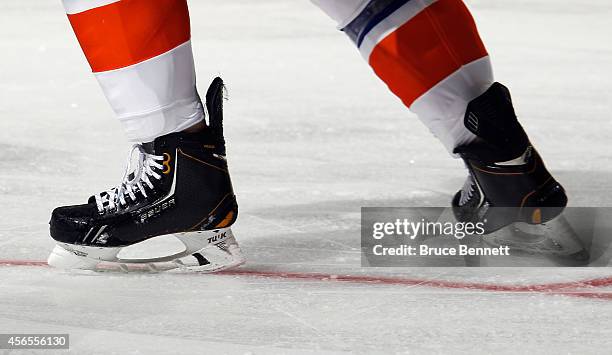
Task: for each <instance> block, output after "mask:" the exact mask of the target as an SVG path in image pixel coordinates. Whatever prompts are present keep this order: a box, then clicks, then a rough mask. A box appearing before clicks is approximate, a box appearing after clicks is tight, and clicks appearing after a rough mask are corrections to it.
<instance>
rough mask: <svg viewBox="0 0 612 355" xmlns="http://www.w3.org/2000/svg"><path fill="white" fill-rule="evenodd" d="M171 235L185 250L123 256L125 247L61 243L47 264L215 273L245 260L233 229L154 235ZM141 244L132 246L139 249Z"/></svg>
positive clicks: (84, 269) (63, 267) (104, 269)
mask: <svg viewBox="0 0 612 355" xmlns="http://www.w3.org/2000/svg"><path fill="white" fill-rule="evenodd" d="M171 236H173V237H175V238H176V239H178V240H179V241H180V242H181V243H182V244H183V246H184V249H183V250H182V251H180V252H177V253H173V254H171V255H167V256H160V257H151V258H122V257H121V252H122V250H123V249H124V247H117V248H103V247H91V246H84V245H72V244H66V243H58V244H57V245H56V246H55V248H54V249H53V251H52V252H51V255H50V256H49V259H48V264H49V265H50V266H52V267H56V268H59V269H65V270H83V271H111V272H113V271H119V272H162V271H170V270H174V271H195V272H216V271H221V270H226V269H229V268H233V267H237V266H239V265H242V264H243V263H244V262H245V258H244V255H243V253H242V251H241V249H240V247H239V246H238V243H237V242H236V239H235V238H234V235H233V234H232V231H231V229H230V228H222V229H216V230H211V231H194V232H186V233H176V234H171V235H164V236H158V237H155V238H166V237H171ZM145 242H146V241H145ZM145 242H141V243H145ZM141 243H137V244H135V245H132V246H130V248H137V247H138V246H139V244H141Z"/></svg>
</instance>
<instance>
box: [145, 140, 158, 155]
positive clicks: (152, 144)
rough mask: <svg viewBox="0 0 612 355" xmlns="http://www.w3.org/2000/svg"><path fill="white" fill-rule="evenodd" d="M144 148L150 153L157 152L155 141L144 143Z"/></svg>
mask: <svg viewBox="0 0 612 355" xmlns="http://www.w3.org/2000/svg"><path fill="white" fill-rule="evenodd" d="M142 148H143V149H144V151H145V152H147V153H148V154H155V142H149V143H142Z"/></svg>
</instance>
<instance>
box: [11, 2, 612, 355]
mask: <svg viewBox="0 0 612 355" xmlns="http://www.w3.org/2000/svg"><path fill="white" fill-rule="evenodd" d="M469 4H470V6H471V8H472V9H473V11H474V15H475V17H476V19H477V21H478V23H479V27H480V29H481V33H482V36H483V37H484V39H485V41H486V43H487V45H488V48H489V50H490V52H491V55H492V58H493V61H494V65H495V71H496V74H497V78H498V80H500V81H502V82H504V83H505V84H507V85H508V86H509V87H510V88H511V89H512V91H513V95H514V98H515V101H516V106H517V111H518V113H519V115H520V117H521V119H522V122H523V123H524V125H525V126H526V128H527V130H528V131H529V133H530V135H531V138H532V140H533V141H534V142H535V144H536V145H537V147H538V149H539V151H540V153H541V154H542V155H543V156H544V157H545V159H546V161H547V164H548V167H549V168H550V169H551V170H552V171H553V172H554V173H555V175H556V176H557V177H558V179H559V180H560V181H561V182H562V183H563V184H564V185H565V186H566V188H567V189H568V190H569V191H570V198H571V204H572V205H574V206H610V205H611V202H612V196H611V191H612V189H611V181H612V169H611V168H610V166H611V163H612V161H611V160H612V154H611V150H610V148H609V146H610V132H611V128H612V127H611V126H612V123H611V122H612V121H611V120H610V112H612V107H611V103H610V102H611V101H610V92H611V91H612V83H611V81H610V77H611V75H612V68H611V66H612V41H610V35H611V34H612V22H610V18H611V17H612V4H611V3H610V2H609V1H608V0H588V1H580V2H576V1H570V0H563V1H553V0H547V1H544V0H530V1H527V0H520V1H506V0H478V1H476V0H474V1H469ZM190 6H191V13H192V25H193V37H194V41H193V44H194V50H195V55H196V62H197V70H198V77H199V87H200V90H201V91H204V90H205V89H206V85H207V84H208V81H209V80H210V78H212V76H213V75H216V74H221V75H222V76H223V77H224V78H225V80H226V82H227V84H228V86H229V96H230V101H229V102H228V104H227V105H226V108H227V113H226V135H227V140H228V142H229V149H228V151H229V161H230V168H231V171H232V174H233V179H234V184H235V189H236V191H237V194H238V198H239V203H240V219H239V222H238V224H237V225H236V227H235V229H234V231H235V234H236V235H237V237H238V239H239V241H240V242H241V244H242V246H243V247H244V250H245V252H246V254H247V256H248V258H249V262H248V263H247V265H245V266H244V267H243V269H244V270H247V271H252V272H277V273H281V272H295V273H307V272H310V273H321V274H339V275H383V276H387V277H397V278H402V279H423V280H444V281H458V282H475V283H488V284H506V285H516V284H518V285H525V284H538V283H550V282H565V281H572V280H583V279H591V278H596V277H609V276H612V272H611V271H610V270H609V269H545V268H544V269H536V268H530V269H527V268H509V269H463V268H446V269H439V268H438V269H434V268H420V269H376V270H373V269H364V268H361V267H360V266H359V265H360V264H359V253H358V248H359V210H360V207H361V206H446V205H447V204H448V203H449V200H450V197H451V195H452V194H453V193H454V191H455V190H456V189H457V188H458V187H459V186H461V184H462V182H463V178H464V175H465V172H464V171H463V169H462V167H461V163H460V162H459V161H454V160H451V159H449V157H448V155H447V153H446V152H445V151H444V149H443V148H442V146H441V145H440V144H439V143H438V142H437V141H436V140H435V139H434V138H433V137H431V136H430V134H429V133H428V132H427V130H426V129H425V128H424V127H423V126H422V125H421V124H420V122H419V121H418V120H417V119H416V118H415V117H414V116H413V115H412V114H410V113H409V112H408V111H407V110H406V109H405V108H404V107H403V106H402V105H401V103H400V102H399V100H397V99H396V98H394V97H393V96H392V95H391V94H389V93H388V91H387V90H386V88H385V86H384V84H382V83H381V82H379V81H378V79H376V78H375V77H374V76H373V75H372V74H371V72H370V70H369V68H368V67H367V65H366V64H365V63H364V62H363V61H362V60H361V58H360V56H359V54H358V52H357V50H356V49H355V48H353V46H352V45H351V43H350V42H349V41H348V40H347V39H346V38H345V37H344V35H343V34H342V33H339V32H337V31H335V29H334V24H333V23H332V22H331V21H330V20H329V19H328V18H327V17H326V16H325V15H324V14H322V13H320V12H319V10H318V9H317V8H315V7H314V6H312V5H311V4H310V3H309V2H308V1H305V0H304V1H297V0H294V1H284V0H258V1H245V0H225V1H222V2H221V1H202V0H193V1H191V3H190ZM127 149H128V145H127V144H126V143H125V141H124V138H123V136H122V133H121V131H120V127H119V123H118V122H117V121H115V120H113V118H112V113H111V111H110V109H109V107H108V106H107V104H106V102H105V99H104V97H103V96H102V94H101V92H100V90H99V88H98V87H97V84H96V82H95V80H94V78H93V77H92V76H91V75H90V73H89V70H88V66H87V64H86V62H85V59H84V57H83V55H82V54H81V52H80V49H79V48H78V45H77V43H76V40H75V39H74V37H73V35H72V33H71V30H70V26H69V24H68V22H67V20H66V18H65V16H64V14H63V9H62V8H61V4H60V2H59V1H46V0H28V1H13V2H9V1H3V2H2V3H0V206H1V210H0V259H20V260H44V259H45V258H46V257H47V254H48V252H49V251H50V250H51V248H52V247H53V242H52V241H51V239H50V237H49V236H48V231H47V228H48V225H47V221H48V219H49V215H50V211H51V210H52V209H53V207H55V206H58V205H64V204H73V203H77V202H80V201H84V200H85V199H86V198H87V196H89V195H91V194H92V193H94V192H98V191H101V190H103V189H105V188H108V187H109V186H112V185H114V184H115V183H116V182H117V181H118V179H119V178H120V176H121V174H122V169H123V162H124V155H125V153H126V151H127ZM0 281H1V284H0V333H7V332H12V333H14V332H55V333H61V332H68V333H71V335H72V339H71V348H72V353H75V354H89V353H96V354H106V353H116V354H157V353H159V354H169V353H179V354H181V353H202V354H204V353H211V354H221V353H237V354H242V353H253V354H269V353H290V352H291V353H293V352H298V351H302V352H307V353H323V352H346V351H352V352H356V353H372V352H377V353H411V354H413V353H415V354H421V353H466V354H475V353H493V352H495V353H508V354H515V353H548V354H559V353H572V354H588V353H590V354H601V353H609V352H610V351H612V350H611V349H612V347H611V346H612V337H611V334H612V330H611V329H612V302H611V301H610V300H605V299H604V300H601V299H592V298H585V297H574V296H565V295H547V294H541V293H522V294H520V293H513V292H490V291H475V290H469V289H448V288H433V287H427V286H406V285H394V284H390V285H380V284H372V283H366V282H340V281H333V280H332V281H330V280H319V279H317V278H309V279H302V280H300V279H297V280H296V279H283V278H262V277H255V276H248V275H246V276H244V275H243V276H228V275H215V276H206V275H174V274H164V275H138V274H137V275H108V274H102V275H100V274H97V275H75V274H69V273H62V272H58V271H55V270H51V269H48V268H44V267H0ZM607 290H609V288H608V289H605V288H604V289H596V290H595V291H597V292H605V291H607ZM0 353H1V350H0ZM45 353H51V352H45Z"/></svg>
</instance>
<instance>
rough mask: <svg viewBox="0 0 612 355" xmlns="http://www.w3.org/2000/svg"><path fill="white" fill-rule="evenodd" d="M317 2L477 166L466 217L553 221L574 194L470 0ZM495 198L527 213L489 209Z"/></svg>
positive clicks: (460, 207) (497, 222)
mask: <svg viewBox="0 0 612 355" xmlns="http://www.w3.org/2000/svg"><path fill="white" fill-rule="evenodd" d="M313 1H314V2H315V3H316V4H317V5H319V6H320V7H321V8H322V9H323V10H324V11H325V12H327V13H328V14H329V15H330V16H331V17H332V18H334V19H335V20H336V21H337V22H338V24H339V25H338V27H339V28H340V29H341V30H342V31H344V32H345V33H346V34H347V35H348V36H349V38H350V39H351V40H352V41H353V42H354V43H355V44H356V45H357V47H358V48H359V51H360V53H361V54H362V56H363V57H364V58H365V59H366V60H367V61H368V63H369V64H370V66H371V67H372V69H373V70H374V72H375V73H376V74H377V75H378V76H379V77H380V78H381V79H382V80H383V81H384V82H385V83H386V84H387V85H388V86H389V88H390V90H391V91H392V92H393V93H394V94H396V95H397V96H398V97H399V98H400V99H401V100H402V102H403V103H404V104H405V105H406V106H408V107H409V108H410V109H411V110H412V111H413V112H415V113H416V114H417V115H418V116H419V118H420V119H421V120H422V121H423V122H424V123H425V125H426V126H427V127H428V128H429V129H430V130H431V131H432V133H433V134H434V135H435V136H437V137H438V138H439V139H440V140H441V141H442V143H443V144H444V145H445V146H446V148H447V149H448V150H449V152H451V153H453V154H457V155H459V156H460V157H462V158H463V159H464V160H465V162H466V165H467V166H468V169H469V174H470V175H469V177H468V180H467V182H466V184H465V187H464V188H463V189H462V191H460V192H459V193H458V194H457V196H455V198H454V200H453V207H454V211H455V214H456V216H457V217H458V218H459V219H460V220H462V221H487V222H486V230H487V232H491V231H494V230H496V229H499V228H501V227H503V226H505V225H508V224H510V223H513V222H515V221H527V222H529V223H541V222H545V221H547V220H549V219H552V218H554V217H555V216H556V215H558V214H559V213H560V212H561V210H562V208H563V207H564V206H565V205H566V203H567V198H566V196H565V193H564V191H563V188H562V187H561V186H560V185H559V184H558V183H557V182H556V181H555V180H554V179H553V178H552V177H551V176H550V174H549V173H548V171H547V170H546V168H545V167H544V165H543V163H542V160H541V158H540V156H539V155H538V154H537V152H536V151H535V149H533V147H532V146H531V144H530V143H529V140H528V139H527V136H526V134H525V132H524V131H523V129H522V127H521V126H520V124H519V123H518V121H517V119H516V116H515V115H514V109H513V108H512V102H511V100H510V94H509V92H508V90H507V89H506V88H505V87H504V86H503V85H501V84H498V83H494V80H493V74H492V69H491V64H490V60H489V57H488V54H487V51H486V49H485V47H484V45H483V43H482V41H481V39H480V37H479V34H478V31H477V29H476V25H475V23H474V20H473V18H472V16H471V14H470V12H469V10H468V9H467V7H466V6H465V5H464V4H463V2H462V1H460V0H437V1H436V0H419V1H416V0H370V1H354V2H351V5H349V4H347V2H344V1H342V0H313ZM491 206H495V207H510V208H514V209H515V211H517V210H518V211H520V213H518V214H516V215H514V214H508V213H503V214H501V215H497V216H491V215H488V214H487V213H488V209H489V207H491ZM538 207H549V208H547V209H538ZM499 211H501V210H499ZM491 217H495V218H491Z"/></svg>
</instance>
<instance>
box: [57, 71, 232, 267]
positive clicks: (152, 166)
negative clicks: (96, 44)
mask: <svg viewBox="0 0 612 355" xmlns="http://www.w3.org/2000/svg"><path fill="white" fill-rule="evenodd" d="M223 90H224V86H223V81H222V80H221V79H220V78H215V80H214V81H213V82H212V84H211V86H210V88H209V89H208V93H207V94H206V108H207V111H208V123H209V126H208V127H207V129H206V130H205V131H204V132H203V133H173V134H168V135H165V136H162V137H159V138H157V139H155V141H154V142H151V143H145V144H139V145H135V146H134V148H133V150H132V154H131V155H130V158H131V156H132V155H133V152H134V151H136V152H137V154H138V160H137V166H136V168H130V165H132V164H131V159H130V161H129V162H128V168H127V169H126V174H125V176H124V178H123V181H122V182H121V183H120V184H119V186H117V187H114V188H112V189H110V190H108V191H105V192H102V193H100V194H97V195H95V196H92V197H90V198H89V201H88V202H87V204H84V205H77V206H66V207H59V208H57V209H55V210H54V211H53V214H52V216H51V222H50V225H51V228H50V230H51V236H52V237H53V239H55V240H56V241H57V246H56V247H55V249H54V250H53V252H52V253H51V255H50V256H49V260H48V262H49V265H51V266H55V267H60V268H65V269H87V270H96V269H104V268H115V267H119V268H120V269H123V270H128V269H130V267H131V266H133V265H134V264H137V265H140V266H142V267H144V268H149V269H152V270H158V269H171V268H176V267H182V268H189V269H194V270H198V271H217V270H222V269H227V268H230V267H234V266H237V265H240V264H242V263H243V262H244V258H243V256H242V253H241V251H240V248H239V247H238V244H237V243H236V240H235V239H234V236H233V235H232V231H231V228H230V227H231V226H232V224H233V223H234V222H235V220H236V217H237V214H238V205H237V203H236V197H235V196H234V192H233V190H232V184H231V181H230V176H229V173H228V168H227V162H226V160H225V141H224V138H223V127H222V121H223V111H222V110H223ZM172 236H174V237H176V238H178V239H179V240H180V241H181V242H182V243H183V244H184V246H185V250H184V251H182V252H178V253H175V254H173V255H168V256H164V257H157V258H149V259H122V258H121V256H120V255H119V253H120V251H121V249H122V248H124V247H127V246H132V245H135V244H138V243H141V242H143V241H145V240H148V239H151V238H170V237H172Z"/></svg>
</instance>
